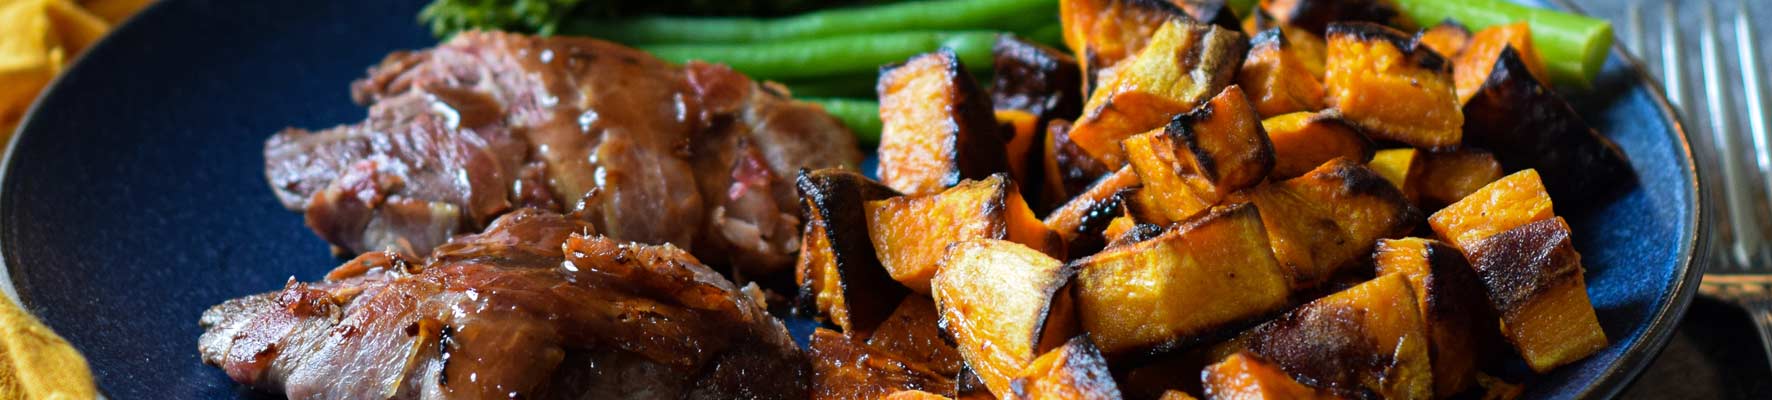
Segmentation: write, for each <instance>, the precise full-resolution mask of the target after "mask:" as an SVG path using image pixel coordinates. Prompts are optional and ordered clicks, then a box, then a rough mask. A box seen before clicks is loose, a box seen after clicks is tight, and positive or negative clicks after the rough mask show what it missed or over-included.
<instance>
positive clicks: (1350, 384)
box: [1236, 274, 1434, 399]
mask: <svg viewBox="0 0 1772 400" xmlns="http://www.w3.org/2000/svg"><path fill="white" fill-rule="evenodd" d="M1415 298H1416V296H1415V292H1414V290H1413V289H1411V288H1410V287H1409V283H1408V281H1407V279H1405V278H1404V277H1403V275H1400V274H1389V275H1383V276H1379V277H1378V278H1375V279H1372V280H1370V281H1366V282H1365V283H1361V284H1359V285H1356V286H1354V287H1352V288H1349V289H1347V290H1343V291H1340V292H1336V293H1335V294H1331V295H1329V296H1327V297H1323V298H1320V299H1317V300H1314V301H1311V302H1310V303H1306V304H1305V305H1303V306H1299V307H1298V308H1296V309H1293V310H1292V311H1290V312H1287V313H1286V314H1285V315H1282V316H1280V317H1279V318H1278V319H1275V320H1273V321H1268V322H1267V323H1264V324H1262V325H1260V326H1257V327H1255V328H1253V329H1251V330H1250V331H1249V332H1247V333H1245V334H1244V335H1243V336H1242V337H1240V338H1239V339H1238V340H1236V342H1237V343H1238V344H1240V345H1242V346H1244V349H1245V351H1248V352H1249V353H1251V354H1254V355H1255V356H1258V357H1260V358H1261V359H1263V360H1267V361H1269V362H1272V363H1273V364H1274V365H1275V366H1278V367H1279V368H1280V369H1282V370H1284V371H1286V373H1287V374H1288V375H1291V376H1293V377H1297V378H1299V381H1300V382H1301V383H1306V384H1308V385H1310V386H1313V387H1315V388H1316V389H1319V390H1324V391H1327V392H1330V393H1333V394H1336V395H1340V396H1345V397H1350V398H1353V397H1359V396H1361V394H1363V393H1364V394H1376V395H1378V396H1377V397H1378V398H1385V399H1427V398H1430V397H1432V396H1433V390H1434V388H1433V370H1432V364H1431V359H1430V357H1431V356H1430V353H1431V350H1430V349H1429V345H1428V336H1427V330H1426V326H1425V324H1424V323H1423V322H1422V320H1421V314H1420V311H1419V310H1417V308H1416V307H1417V306H1416V304H1417V302H1416V300H1415Z"/></svg>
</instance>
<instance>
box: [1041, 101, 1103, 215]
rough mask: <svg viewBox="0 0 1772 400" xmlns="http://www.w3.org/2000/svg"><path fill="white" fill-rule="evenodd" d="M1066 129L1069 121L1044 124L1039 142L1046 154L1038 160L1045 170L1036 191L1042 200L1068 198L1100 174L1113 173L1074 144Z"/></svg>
mask: <svg viewBox="0 0 1772 400" xmlns="http://www.w3.org/2000/svg"><path fill="white" fill-rule="evenodd" d="M1070 131H1071V123H1070V122H1069V121H1065V120H1053V121H1052V122H1050V123H1048V124H1047V125H1046V140H1044V141H1043V142H1044V144H1045V149H1044V150H1045V153H1046V154H1045V155H1044V156H1043V157H1042V159H1041V160H1040V161H1041V163H1042V164H1044V165H1045V169H1046V171H1045V173H1044V177H1045V179H1046V181H1045V185H1042V186H1044V187H1042V188H1041V189H1042V190H1041V192H1040V193H1041V194H1042V201H1044V202H1046V203H1062V202H1066V201H1069V200H1070V199H1071V197H1072V196H1077V195H1080V194H1081V193H1083V191H1084V190H1086V189H1088V188H1089V187H1090V186H1091V185H1094V184H1095V182H1096V181H1097V180H1099V179H1101V177H1102V176H1104V175H1107V174H1109V173H1112V172H1114V170H1112V169H1108V167H1107V165H1106V164H1102V163H1101V161H1098V160H1096V159H1095V157H1091V156H1090V155H1089V152H1086V151H1083V148H1082V147H1077V143H1076V142H1072V141H1071V135H1070Z"/></svg>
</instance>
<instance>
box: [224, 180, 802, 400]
mask: <svg viewBox="0 0 1772 400" xmlns="http://www.w3.org/2000/svg"><path fill="white" fill-rule="evenodd" d="M593 231H594V228H592V227H590V225H589V224H587V223H585V222H583V221H578V220H575V219H570V218H565V217H561V216H559V215H557V214H553V213H550V212H545V211H536V210H533V209H521V210H518V211H515V212H511V213H507V214H506V215H504V216H502V217H499V218H498V219H497V220H495V221H494V222H492V223H491V226H490V227H488V228H487V229H486V232H485V233H482V234H477V235H468V236H462V237H458V238H456V239H454V240H452V241H450V242H449V243H448V244H444V245H442V246H440V247H438V248H436V250H435V251H434V252H433V253H432V255H431V256H430V258H429V259H428V260H425V261H422V262H421V261H419V260H414V259H410V258H407V257H406V256H403V255H400V254H398V253H395V252H372V253H365V254H363V255H361V256H358V257H357V258H356V259H354V260H351V261H350V262H347V263H345V264H344V265H342V266H340V267H338V268H337V269H335V270H333V271H332V272H331V273H330V274H328V275H327V277H326V279H325V280H324V281H321V282H315V283H296V282H291V283H290V284H289V285H287V287H285V288H284V289H283V290H282V291H279V292H273V293H267V294H261V295H255V296H248V297H244V298H239V299H235V300H230V301H228V302H225V303H222V304H221V305H217V306H215V307H213V308H211V309H210V310H209V311H207V312H205V313H204V314H203V318H202V326H203V329H204V333H203V336H202V338H201V339H200V342H199V350H200V351H201V353H202V356H203V361H204V362H206V363H209V364H211V365H216V366H219V367H221V368H222V369H223V370H224V371H226V372H227V374H228V376H229V377H232V378H233V379H234V380H236V381H239V382H241V383H243V384H246V385H249V386H252V387H254V388H256V389H260V390H265V391H270V392H277V393H283V394H286V395H288V396H289V397H290V398H301V399H306V398H314V399H369V398H375V399H388V398H391V399H477V398H525V399H579V398H586V399H590V398H596V399H605V398H607V399H630V398H631V399H685V398H687V399H737V398H764V399H776V398H779V399H797V398H805V396H806V394H805V384H806V379H807V375H806V374H807V368H808V367H807V363H806V360H805V357H804V355H803V354H802V353H801V352H800V350H799V348H798V347H795V345H794V342H793V341H792V340H791V339H790V338H789V337H788V333H787V330H786V329H785V328H783V326H782V324H781V322H780V320H777V319H775V318H774V317H772V316H770V315H769V314H768V313H767V312H766V311H765V310H764V308H763V307H762V305H761V304H759V301H760V300H758V299H756V298H754V297H753V295H752V294H750V293H755V292H754V291H751V292H749V293H747V291H745V290H741V289H739V288H738V287H736V286H735V285H733V284H732V282H730V281H728V280H726V279H725V278H723V277H721V276H720V275H719V274H718V273H715V272H714V271H713V270H711V269H709V268H708V267H705V266H703V265H701V264H700V263H699V262H698V261H696V259H695V258H694V257H692V256H690V255H689V254H687V253H685V252H683V251H682V250H679V249H677V248H676V247H674V246H671V245H669V244H665V245H659V246H653V245H642V244H635V243H631V242H624V241H617V240H613V239H609V238H607V237H604V236H601V235H596V234H592V233H590V232H593Z"/></svg>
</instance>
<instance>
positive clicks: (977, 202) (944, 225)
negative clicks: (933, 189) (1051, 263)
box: [862, 174, 1064, 294]
mask: <svg viewBox="0 0 1772 400" xmlns="http://www.w3.org/2000/svg"><path fill="white" fill-rule="evenodd" d="M862 206H863V208H864V209H865V210H866V212H867V228H868V237H869V239H871V240H872V241H873V244H874V251H875V252H876V253H877V254H879V256H880V264H881V266H883V267H885V269H886V271H887V272H888V273H890V274H891V275H892V279H894V280H897V281H898V282H900V283H903V284H904V285H905V286H906V287H909V288H910V289H911V290H912V291H915V292H917V293H921V294H928V293H929V278H931V277H934V276H935V272H936V269H937V263H938V262H940V261H941V256H942V252H943V251H945V250H946V249H947V246H948V245H949V244H952V243H954V242H959V241H963V240H966V239H971V238H990V239H1008V240H1013V241H1017V242H1020V243H1025V244H1027V245H1029V246H1034V247H1035V248H1038V249H1040V250H1041V251H1046V252H1048V253H1049V254H1053V255H1055V256H1063V252H1064V249H1063V243H1062V242H1061V239H1059V237H1058V235H1057V234H1056V233H1053V232H1052V231H1051V230H1049V229H1046V226H1045V225H1043V224H1041V223H1040V220H1039V219H1037V218H1034V214H1033V211H1030V210H1028V207H1027V202H1025V201H1023V200H1022V199H1021V194H1020V192H1018V191H1017V190H1016V188H1015V183H1014V182H1011V181H1010V180H1009V178H1008V177H1007V176H1005V175H1003V174H997V175H991V177H990V178H988V179H985V180H982V181H965V182H961V183H960V185H958V186H954V187H953V188H950V189H948V190H946V191H942V192H941V193H937V194H931V195H922V196H904V197H894V198H889V199H882V200H876V201H869V202H866V203H863V205H862Z"/></svg>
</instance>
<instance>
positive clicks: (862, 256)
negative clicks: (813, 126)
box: [794, 168, 909, 337]
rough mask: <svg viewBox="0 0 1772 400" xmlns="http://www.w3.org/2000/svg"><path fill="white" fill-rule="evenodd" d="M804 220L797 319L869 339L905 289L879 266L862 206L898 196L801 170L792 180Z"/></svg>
mask: <svg viewBox="0 0 1772 400" xmlns="http://www.w3.org/2000/svg"><path fill="white" fill-rule="evenodd" d="M795 183H796V185H797V186H798V188H799V191H800V213H801V215H802V216H803V217H804V218H805V220H806V227H805V228H804V233H803V234H802V235H801V241H800V257H799V262H798V264H797V265H796V267H795V269H794V271H795V274H794V275H795V278H796V279H795V281H796V282H798V283H799V285H800V296H799V299H798V302H797V303H798V304H797V305H796V306H797V307H798V308H799V310H800V312H801V314H817V315H822V316H824V318H827V319H828V320H829V321H831V323H832V324H836V325H837V327H839V328H842V329H843V332H844V333H846V334H849V335H851V336H854V337H867V335H868V333H869V332H872V331H873V330H874V327H875V326H877V325H879V324H880V321H882V320H884V319H886V316H887V315H888V314H890V313H892V309H893V308H894V307H896V306H897V304H898V302H899V299H901V298H904V297H905V294H906V293H909V290H907V289H905V287H904V285H900V284H898V282H896V281H893V280H892V276H891V275H889V274H887V273H886V269H885V268H884V267H881V266H880V261H879V258H878V257H877V256H876V255H875V252H874V245H873V242H872V241H870V240H869V239H868V231H867V229H866V227H867V213H866V211H865V208H863V204H865V203H866V202H869V201H874V200H882V199H887V198H892V197H897V196H898V192H896V191H893V190H892V189H891V188H887V187H886V186H885V185H881V184H879V183H877V182H874V181H872V180H869V179H868V178H867V177H864V176H861V174H858V173H855V172H854V171H848V170H843V169H834V168H833V169H821V170H817V171H806V170H801V171H800V175H799V177H797V178H796V181H795Z"/></svg>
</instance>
